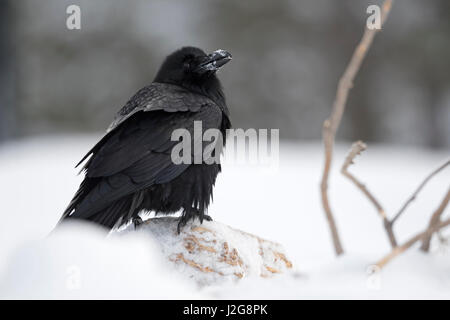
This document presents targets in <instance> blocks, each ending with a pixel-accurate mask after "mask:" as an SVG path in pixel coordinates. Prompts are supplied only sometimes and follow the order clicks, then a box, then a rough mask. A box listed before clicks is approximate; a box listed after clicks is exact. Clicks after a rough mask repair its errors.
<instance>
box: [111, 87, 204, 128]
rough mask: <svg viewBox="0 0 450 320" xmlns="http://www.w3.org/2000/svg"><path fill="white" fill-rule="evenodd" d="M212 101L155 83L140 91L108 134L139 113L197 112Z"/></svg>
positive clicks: (184, 90)
mask: <svg viewBox="0 0 450 320" xmlns="http://www.w3.org/2000/svg"><path fill="white" fill-rule="evenodd" d="M211 102H212V101H211V100H210V99H209V98H207V97H205V96H202V95H199V94H196V93H193V92H190V91H188V90H186V89H184V88H182V87H179V86H176V85H172V84H167V83H157V82H154V83H152V84H151V85H149V86H147V87H144V88H142V89H141V90H139V91H138V92H137V93H136V94H135V95H134V96H133V97H131V99H130V100H129V101H128V102H127V103H126V104H125V106H124V107H123V108H122V109H121V110H120V111H119V112H118V113H117V115H116V117H115V119H114V121H113V122H112V123H111V125H110V126H109V127H108V130H107V132H110V131H112V130H114V129H115V128H117V126H118V125H120V124H121V123H122V122H124V121H125V120H126V119H128V118H129V117H131V116H132V115H133V114H135V113H136V112H139V111H155V110H164V111H166V112H179V111H192V112H196V111H198V110H200V108H201V107H202V106H204V105H207V104H210V103H211Z"/></svg>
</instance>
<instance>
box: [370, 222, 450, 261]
mask: <svg viewBox="0 0 450 320" xmlns="http://www.w3.org/2000/svg"><path fill="white" fill-rule="evenodd" d="M448 225H450V218H449V219H447V220H445V221H443V222H440V223H438V224H437V225H434V226H433V227H431V228H427V229H426V230H425V231H423V232H421V233H419V234H417V235H415V236H414V237H412V238H411V239H410V240H408V241H406V242H405V243H404V244H403V245H401V246H398V247H396V248H395V249H394V250H392V251H391V253H389V254H388V255H387V256H385V257H384V258H383V259H381V260H380V261H378V262H377V263H376V265H377V266H378V267H380V268H383V267H384V266H385V265H386V264H387V263H389V262H390V261H391V260H392V259H393V258H395V257H397V256H398V255H400V254H401V253H403V252H405V251H406V250H408V249H409V248H411V247H412V246H413V245H414V244H415V243H416V242H418V241H421V240H423V239H425V238H426V237H429V236H431V235H432V234H433V233H435V232H437V231H439V230H440V229H442V228H444V227H446V226H448Z"/></svg>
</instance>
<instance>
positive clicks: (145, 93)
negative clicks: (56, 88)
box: [76, 82, 223, 168]
mask: <svg viewBox="0 0 450 320" xmlns="http://www.w3.org/2000/svg"><path fill="white" fill-rule="evenodd" d="M211 104H214V102H212V100H211V99H209V98H207V97H206V96H202V95H199V94H196V93H193V92H190V91H188V90H186V89H184V88H182V87H179V86H176V85H172V84H167V83H157V82H154V83H152V84H150V85H148V86H146V87H144V88H142V89H140V90H139V91H138V92H136V93H135V94H134V96H132V97H131V98H130V100H128V102H127V103H126V104H125V105H124V106H123V107H122V108H121V109H120V110H119V112H117V114H116V116H115V118H114V120H113V121H112V123H111V124H110V125H109V127H108V129H107V131H106V132H107V134H106V135H105V136H104V137H103V138H102V139H101V140H100V141H99V142H98V143H97V144H96V145H95V146H94V147H93V148H92V149H91V150H89V152H88V153H87V154H86V155H85V156H84V157H83V158H82V159H81V160H80V162H79V163H78V164H77V165H76V167H78V166H79V165H80V164H81V163H82V162H83V161H84V160H86V159H87V158H88V157H89V156H90V155H91V154H93V153H94V152H96V151H97V150H98V149H99V148H100V147H101V146H102V145H103V144H104V142H105V141H106V140H108V139H109V138H110V133H111V132H112V131H113V130H115V129H116V128H118V127H119V126H120V125H121V124H122V123H123V122H125V121H126V120H127V119H128V118H130V117H131V116H133V115H134V114H136V113H137V112H140V111H144V112H147V111H157V110H162V111H165V112H170V113H172V112H181V111H191V112H197V111H199V110H200V109H201V108H202V107H207V106H209V105H211ZM222 108H223V107H222ZM222 108H221V109H222ZM88 164H89V163H88ZM85 168H86V166H85Z"/></svg>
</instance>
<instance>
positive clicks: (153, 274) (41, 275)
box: [0, 222, 202, 299]
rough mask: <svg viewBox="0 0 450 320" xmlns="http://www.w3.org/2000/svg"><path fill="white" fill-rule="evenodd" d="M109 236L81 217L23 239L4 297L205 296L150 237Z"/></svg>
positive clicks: (0, 286) (0, 290) (0, 282)
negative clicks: (171, 266) (171, 264)
mask: <svg viewBox="0 0 450 320" xmlns="http://www.w3.org/2000/svg"><path fill="white" fill-rule="evenodd" d="M105 235H106V234H105V232H104V231H103V230H99V229H98V228H96V227H95V226H91V225H89V224H87V223H81V222H78V223H71V224H68V225H67V226H64V227H61V229H58V230H56V232H53V233H52V234H51V235H50V236H48V237H46V238H45V239H42V240H34V241H32V242H26V243H24V244H22V245H21V246H19V247H18V248H17V249H16V250H15V252H14V254H13V255H12V256H11V257H10V259H9V262H8V265H7V268H6V272H5V274H4V277H3V278H0V299H5V298H6V299H169V298H170V299H198V298H202V296H201V295H200V294H198V293H196V291H195V286H194V285H192V283H190V282H189V281H187V280H186V279H184V278H183V277H181V276H179V277H178V276H177V275H176V274H175V275H174V274H173V272H170V271H169V270H168V268H167V263H165V260H164V259H163V257H162V256H161V254H160V252H159V249H158V247H157V245H155V244H154V243H153V241H152V239H151V238H149V237H146V236H145V235H142V234H141V235H138V234H130V236H128V237H126V238H122V239H117V238H116V239H114V238H107V237H106V236H105Z"/></svg>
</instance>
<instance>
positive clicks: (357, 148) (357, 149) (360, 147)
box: [341, 141, 397, 248]
mask: <svg viewBox="0 0 450 320" xmlns="http://www.w3.org/2000/svg"><path fill="white" fill-rule="evenodd" d="M366 148H367V146H366V144H365V143H363V142H362V141H357V142H355V143H353V145H352V148H351V150H350V152H349V154H348V155H347V158H346V159H345V161H344V164H343V166H342V168H341V173H342V174H343V175H344V176H345V177H347V178H348V179H349V180H350V181H351V182H353V184H355V185H356V187H357V188H358V189H359V190H361V192H362V193H364V195H365V196H366V197H367V198H368V199H369V200H370V202H371V203H372V204H373V205H374V207H375V208H376V210H377V211H378V214H379V215H380V217H381V218H382V219H383V225H384V229H385V230H386V233H387V235H388V238H389V242H390V243H391V247H392V248H395V247H396V246H397V240H396V238H395V235H394V232H393V230H392V223H391V222H390V221H389V219H388V218H387V216H386V212H385V211H384V209H383V207H382V206H381V204H380V203H379V202H378V200H377V199H376V198H375V197H374V196H373V194H372V193H371V192H370V191H369V190H368V189H367V187H366V186H365V185H364V184H363V183H361V182H360V181H359V180H358V179H357V178H356V177H355V176H354V175H353V174H351V173H350V172H349V171H348V168H349V167H350V165H351V164H353V160H354V159H355V158H356V156H358V155H359V154H361V152H363V151H364V150H366Z"/></svg>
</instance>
